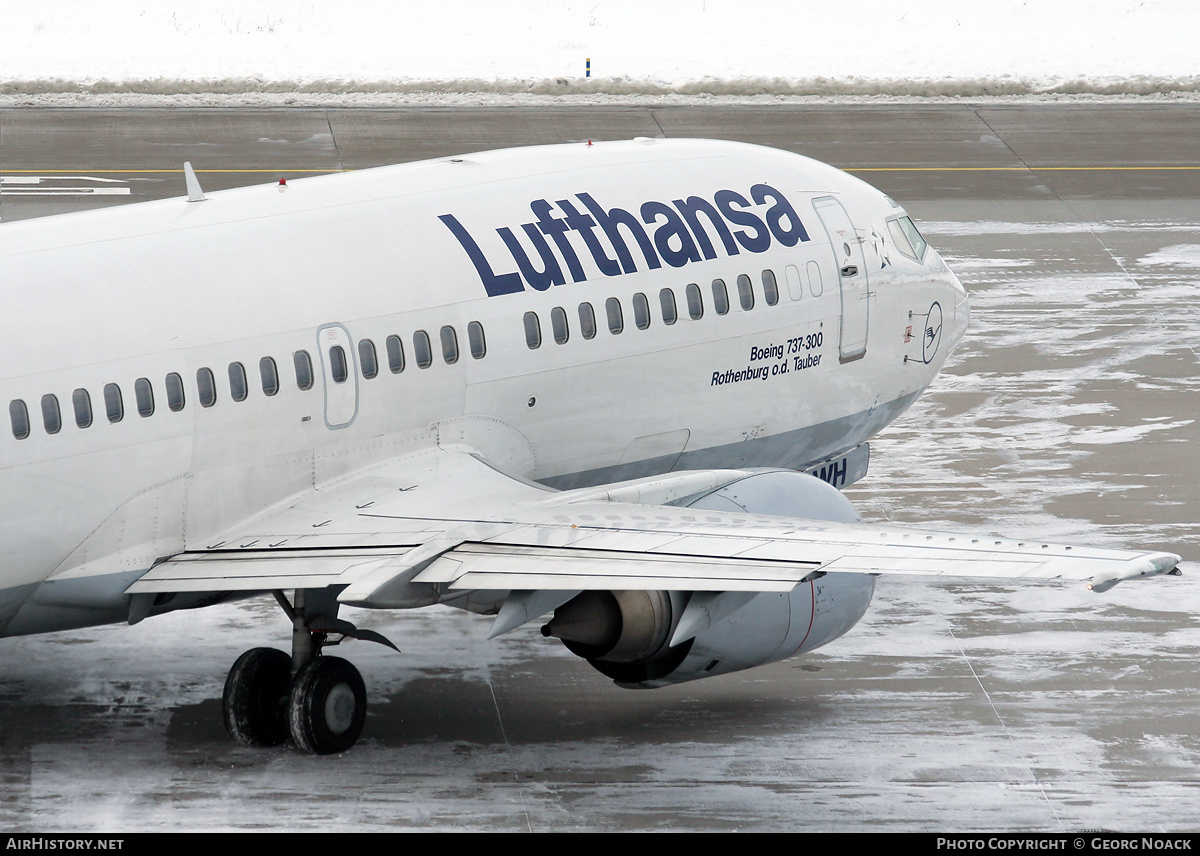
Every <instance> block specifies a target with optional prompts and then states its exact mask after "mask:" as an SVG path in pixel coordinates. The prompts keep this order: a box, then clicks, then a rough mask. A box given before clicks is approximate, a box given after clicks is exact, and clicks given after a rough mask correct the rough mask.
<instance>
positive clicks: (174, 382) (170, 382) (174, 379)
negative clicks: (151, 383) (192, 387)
mask: <svg viewBox="0 0 1200 856" xmlns="http://www.w3.org/2000/svg"><path fill="white" fill-rule="evenodd" d="M165 384H166V387H167V407H168V408H169V409H170V410H171V411H172V412H174V413H178V412H179V411H180V410H183V405H184V404H185V403H186V399H185V398H184V395H183V378H181V377H180V376H179V375H178V374H176V373H175V372H171V373H170V374H168V375H167V377H166V381H165Z"/></svg>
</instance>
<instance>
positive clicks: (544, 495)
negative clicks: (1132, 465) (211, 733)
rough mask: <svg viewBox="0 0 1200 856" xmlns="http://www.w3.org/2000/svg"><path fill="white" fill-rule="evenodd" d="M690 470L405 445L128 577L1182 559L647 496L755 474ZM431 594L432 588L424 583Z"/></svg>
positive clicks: (411, 575)
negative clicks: (619, 476) (532, 473)
mask: <svg viewBox="0 0 1200 856" xmlns="http://www.w3.org/2000/svg"><path fill="white" fill-rule="evenodd" d="M744 475H745V474H744V473H742V474H739V473H738V472H736V471H715V470H714V471H704V472H696V473H677V474H672V475H671V476H669V477H663V478H661V479H657V480H655V479H647V480H642V481H641V482H631V483H623V484H621V485H613V486H608V487H607V488H605V489H604V490H598V489H586V490H581V491H566V492H562V493H556V492H552V491H547V490H544V489H541V488H539V487H537V486H534V485H529V484H526V483H524V482H521V481H519V480H517V479H513V478H510V477H508V476H506V475H504V474H502V473H499V472H497V471H496V470H495V469H494V468H492V467H490V466H488V465H487V464H486V463H485V462H483V461H482V460H480V459H478V458H476V457H474V456H473V455H471V454H467V453H464V452H462V451H448V450H438V451H432V452H430V451H427V452H422V453H419V454H416V455H412V456H408V457H405V458H398V459H396V460H394V461H391V462H389V463H387V464H384V465H379V466H376V467H373V468H371V469H370V470H368V471H366V472H364V473H360V474H358V475H357V476H354V477H348V478H346V479H343V480H342V481H340V482H337V483H335V484H332V485H329V486H326V487H323V488H321V489H318V490H313V491H311V492H309V493H307V494H304V495H302V496H299V497H296V498H294V500H293V501H292V502H291V503H289V504H288V505H287V506H286V507H283V508H279V509H276V510H274V511H272V512H269V513H267V514H264V515H263V516H262V517H260V518H258V519H256V520H252V521H248V522H247V523H246V524H245V525H244V526H242V527H239V529H237V530H234V531H231V532H229V533H226V534H225V535H224V536H221V537H217V538H213V539H210V540H209V541H208V542H207V543H205V544H204V545H203V546H201V547H199V548H197V547H192V549H191V550H189V552H185V553H182V554H180V555H178V556H174V557H172V558H170V559H169V560H168V561H165V562H162V563H160V564H158V565H157V566H155V568H153V569H152V570H151V571H150V572H148V573H147V574H146V575H145V576H144V577H143V578H142V579H141V580H140V581H138V582H137V583H135V584H134V585H133V586H132V587H131V588H130V589H129V590H128V591H129V592H130V593H159V592H174V591H236V590H269V589H278V588H297V587H299V588H304V587H323V586H343V587H344V590H343V591H342V593H341V595H340V599H341V600H342V601H343V602H345V603H352V604H357V605H361V606H375V607H389V606H402V605H408V604H411V603H412V602H413V601H412V599H411V598H410V596H409V595H411V592H409V593H406V592H405V587H406V586H408V585H409V584H410V583H416V584H419V585H421V586H422V587H423V589H424V590H425V591H426V593H427V592H429V591H432V592H434V595H435V599H436V596H437V595H436V593H437V592H447V593H448V592H450V591H454V592H460V591H462V590H469V589H489V590H530V591H533V590H557V591H566V590H584V589H618V588H625V589H636V588H643V589H651V588H653V589H675V590H686V591H785V590H788V589H790V588H792V587H794V586H795V585H796V584H797V583H798V582H800V581H801V580H804V579H805V578H809V577H810V576H811V575H812V574H813V573H814V572H815V571H822V572H825V573H859V574H920V575H927V576H949V575H953V576H958V577H967V578H1007V579H1056V578H1061V579H1070V580H1090V581H1091V582H1092V583H1093V587H1094V588H1096V589H1097V590H1103V588H1105V587H1109V586H1111V585H1115V583H1116V582H1117V581H1120V580H1123V579H1132V578H1134V577H1137V576H1152V575H1155V574H1160V573H1166V572H1170V571H1171V570H1172V569H1173V568H1174V567H1175V565H1176V563H1177V562H1178V561H1179V557H1178V556H1174V555H1172V554H1169V553H1136V552H1131V551H1126V550H1111V549H1104V548H1092V547H1067V546H1062V545H1055V544H1045V543H1041V542H1026V541H1014V540H1007V539H1001V538H995V537H992V536H971V535H963V534H958V533H938V532H925V531H917V530H910V529H896V528H883V527H877V526H872V525H868V524H862V523H834V522H825V521H813V520H801V519H795V518H788V517H770V516H764V515H753V514H745V513H733V512H720V511H710V510H707V509H703V510H702V509H693V508H685V507H677V506H667V505H642V504H637V503H633V502H626V501H622V500H621V499H619V498H618V497H629V496H636V497H638V498H646V497H648V496H653V495H655V494H656V492H657V493H660V494H661V493H662V492H663V491H667V492H668V493H670V494H671V495H673V496H674V495H685V494H686V493H687V490H688V488H689V486H690V487H696V486H700V487H708V486H711V485H712V484H714V483H718V482H720V481H721V480H722V479H724V480H725V481H726V482H728V481H733V480H736V479H737V478H739V477H740V476H744ZM423 602H429V601H428V600H427V599H425V600H424V601H423Z"/></svg>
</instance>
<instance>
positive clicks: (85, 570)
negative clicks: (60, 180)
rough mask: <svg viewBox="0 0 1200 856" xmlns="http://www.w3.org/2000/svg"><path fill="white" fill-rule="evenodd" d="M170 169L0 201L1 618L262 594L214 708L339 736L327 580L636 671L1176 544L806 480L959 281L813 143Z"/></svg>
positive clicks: (316, 740)
mask: <svg viewBox="0 0 1200 856" xmlns="http://www.w3.org/2000/svg"><path fill="white" fill-rule="evenodd" d="M187 179H188V189H189V195H188V197H187V198H186V199H184V198H180V199H176V200H167V201H161V202H149V203H145V204H140V205H132V206H127V207H122V208H117V209H109V210H101V211H90V212H84V213H77V214H68V215H63V216H59V217H50V218H45V219H41V220H31V221H24V222H19V223H15V224H8V225H5V226H3V227H2V228H0V259H2V262H0V264H2V268H0V269H2V270H3V282H2V284H0V288H2V289H3V300H4V304H3V305H4V307H5V315H6V318H7V319H8V321H7V322H6V323H7V326H6V328H5V329H6V330H8V333H7V334H6V335H5V336H4V337H3V339H2V341H0V366H2V368H0V384H2V385H3V400H4V401H6V402H8V415H9V426H8V430H7V431H6V432H5V435H4V436H3V437H2V438H0V449H2V452H0V479H2V481H0V485H2V489H0V509H2V510H0V550H2V553H3V560H2V563H0V635H9V636H12V635H20V634H30V633H43V632H47V631H54V630H63V629H68V628H75V627H83V626H87V625H94V624H100V623H106V622H117V621H125V622H128V623H130V624H135V623H137V622H139V621H141V620H143V619H145V618H147V617H148V616H153V615H157V614H160V613H164V612H167V611H170V610H175V609H180V608H189V607H197V606H204V605H208V604H212V603H216V602H218V601H223V600H228V599H230V598H234V597H243V596H246V595H248V594H251V593H256V592H272V593H274V595H275V597H276V599H277V600H278V601H279V603H280V605H281V607H282V608H283V609H284V610H285V611H286V612H287V614H288V615H289V617H290V618H291V621H292V623H293V628H294V630H293V634H292V641H291V653H290V654H288V653H285V652H284V651H281V650H278V649H273V648H256V649H254V650H252V651H249V652H247V653H245V654H244V655H243V656H242V657H241V658H240V659H238V660H237V662H236V663H235V664H234V666H233V668H232V670H231V671H230V673H229V677H228V679H227V681H226V686H225V698H224V704H225V719H226V723H227V725H228V726H229V729H230V731H231V733H232V734H233V735H234V737H235V738H237V739H238V740H240V741H242V742H244V743H247V744H251V745H273V744H278V743H282V742H284V741H286V740H287V739H289V737H290V738H291V739H292V740H293V741H294V742H295V743H296V744H297V745H299V746H301V747H303V748H305V749H307V750H309V751H312V752H317V753H329V752H336V751H341V750H343V749H346V748H348V747H350V746H351V745H352V744H353V743H354V742H355V741H356V740H357V739H358V737H359V734H360V732H361V730H362V727H363V721H364V717H365V710H366V697H365V691H364V685H363V681H362V678H361V676H360V675H359V673H358V672H357V670H355V669H354V667H353V666H351V665H350V664H349V663H348V662H346V661H345V660H343V659H340V658H337V657H330V656H323V655H322V649H323V647H324V646H326V645H329V644H332V643H334V642H338V641H341V640H343V639H345V638H347V637H350V638H360V639H374V640H375V641H382V642H385V643H386V642H387V640H385V639H383V638H382V637H380V636H378V634H374V633H371V632H369V631H363V630H359V629H357V628H355V627H354V626H353V625H352V624H350V623H349V622H347V621H345V620H344V619H341V618H339V617H338V608H339V606H340V605H341V604H353V605H356V606H361V607H374V608H383V609H408V608H414V607H420V606H426V605H430V604H438V603H440V604H446V605H449V606H455V607H459V608H461V609H466V610H470V611H471V612H475V613H480V614H483V615H494V616H495V618H494V623H493V625H492V634H493V636H494V635H498V634H501V633H505V632H507V631H510V630H512V629H514V628H516V627H518V626H520V625H522V624H524V623H526V622H529V621H534V620H538V619H543V620H544V622H545V624H544V627H543V633H544V634H545V635H549V636H555V637H557V638H559V639H560V640H562V642H563V643H564V644H565V645H566V646H567V647H568V648H569V649H570V650H571V651H572V652H574V653H576V654H578V655H580V656H582V657H585V658H586V659H587V660H588V661H589V662H590V663H591V664H592V665H593V666H595V667H596V668H597V669H598V670H599V671H601V672H602V673H603V674H605V675H607V676H608V677H610V678H612V679H613V680H615V681H616V682H617V683H618V684H620V685H622V686H629V687H656V686H663V685H667V684H673V683H679V682H683V681H688V680H692V679H695V678H701V677H707V676H712V675H720V674H725V673H728V672H733V671H737V670H740V669H746V668H749V667H752V666H755V665H759V664H762V663H767V662H771V661H774V660H778V659H782V658H784V657H790V656H792V655H794V654H797V653H800V652H804V651H811V650H812V649H814V648H817V647H818V646H820V645H824V644H825V643H827V642H829V641H831V640H833V639H835V638H836V637H838V636H840V635H841V634H842V633H844V632H846V631H847V630H848V629H849V628H850V627H851V626H852V625H853V624H854V623H855V622H856V621H858V619H859V618H860V617H861V616H862V615H863V613H864V612H865V610H866V609H867V605H868V603H869V602H870V599H871V594H872V591H873V584H874V578H875V576H876V575H879V574H891V573H899V574H934V575H936V574H958V575H964V576H970V577H1009V578H1012V577H1022V578H1031V579H1048V578H1063V579H1071V580H1086V581H1088V582H1089V583H1090V585H1091V587H1092V588H1093V589H1095V590H1104V589H1105V588H1109V587H1111V586H1112V585H1115V584H1116V583H1117V582H1118V581H1120V580H1125V579H1131V578H1134V577H1146V576H1152V575H1156V574H1162V573H1168V572H1174V573H1178V571H1176V570H1175V566H1176V563H1177V562H1178V557H1177V556H1174V555H1170V554H1166V553H1137V552H1124V551H1117V550H1110V549H1094V548H1087V547H1067V546H1058V545H1051V544H1042V543H1040V542H1022V541H1010V540H1003V539H998V538H995V537H991V536H982V535H981V536H978V537H972V536H969V535H961V534H953V535H952V534H936V533H928V532H920V531H915V530H908V529H901V528H885V527H879V526H873V525H868V524H864V523H863V522H861V520H860V518H859V516H858V515H857V514H856V513H855V511H854V509H853V508H852V507H851V506H850V505H849V503H848V502H847V501H846V500H845V499H844V498H843V497H842V495H841V493H840V492H839V491H838V490H837V488H839V487H841V486H844V485H846V484H849V483H851V482H852V481H854V480H855V479H857V478H860V477H861V476H862V475H863V474H864V473H865V472H866V468H867V457H868V455H867V446H866V443H867V441H868V439H869V438H870V437H871V436H872V435H874V434H875V433H877V432H878V431H879V430H880V429H882V428H883V427H884V426H885V425H887V424H888V423H889V422H891V421H892V420H893V419H895V418H896V416H897V415H898V414H900V413H901V412H902V411H903V410H904V409H905V408H906V407H908V405H909V404H911V403H912V402H913V400H914V399H916V397H917V396H918V395H920V394H921V392H922V390H924V389H925V387H926V386H927V385H928V384H929V383H930V382H931V381H932V380H933V378H934V376H935V375H936V374H937V372H938V370H939V368H940V367H941V366H942V364H943V362H944V361H945V359H946V356H947V354H948V353H949V351H950V349H951V348H952V347H953V346H954V345H955V344H956V343H957V342H958V341H959V339H960V338H961V336H962V335H963V331H964V329H965V326H966V323H967V315H968V299H967V294H966V292H965V291H964V290H963V288H962V286H961V285H960V284H959V282H958V280H957V279H956V278H955V276H954V274H953V273H951V272H950V270H949V269H948V268H947V267H946V265H945V264H944V263H943V261H942V259H941V258H940V257H939V256H938V254H937V252H936V251H935V250H934V249H933V248H932V247H930V246H928V245H927V244H926V242H925V241H924V239H923V238H922V237H921V235H920V233H919V232H918V230H917V228H916V227H915V226H914V225H913V223H912V221H911V220H910V219H909V217H908V216H907V215H906V214H905V212H904V210H903V209H902V208H901V207H899V206H898V205H897V204H896V203H895V202H893V201H892V200H891V199H889V198H888V197H886V196H884V195H883V194H882V193H880V192H878V191H876V190H874V189H872V188H871V187H869V186H867V185H866V184H864V183H862V182H861V181H858V180H857V179H855V178H852V177H850V176H848V175H846V174H845V173H843V172H841V171H839V170H837V169H834V168H832V167H829V166H825V165H823V164H819V163H816V162H814V161H811V160H809V159H807V158H804V157H801V156H798V155H794V154H789V153H786V152H781V151H775V150H772V149H767V148H761V147H756V146H750V145H743V144H735V143H725V142H712V141H703V140H650V139H638V140H633V141H629V142H612V143H598V144H595V145H593V144H591V143H590V142H589V143H587V144H584V143H580V144H572V145H560V146H549V147H539V148H527V149H513V150H506V151H497V152H488V153H484V154H477V155H468V156H463V157H454V158H445V159H441V160H434V161H426V162H423V163H413V164H407V165H402V166H395V167H388V168H383V169H373V170H364V171H362V172H357V173H352V174H345V175H336V176H327V177H321V178H311V179H304V180H300V181H295V182H293V183H292V184H291V185H290V186H284V185H283V184H282V183H281V185H280V186H279V187H278V188H276V186H274V185H272V186H263V187H248V188H243V189H240V190H232V191H227V192H223V193H216V194H213V195H212V196H211V197H210V198H205V197H204V194H203V193H202V191H201V190H200V188H199V185H198V183H197V182H196V181H195V176H194V173H192V172H191V170H190V168H189V169H188V171H187ZM805 472H807V473H812V474H816V475H817V476H819V478H814V477H813V475H809V474H805ZM389 644H390V643H389Z"/></svg>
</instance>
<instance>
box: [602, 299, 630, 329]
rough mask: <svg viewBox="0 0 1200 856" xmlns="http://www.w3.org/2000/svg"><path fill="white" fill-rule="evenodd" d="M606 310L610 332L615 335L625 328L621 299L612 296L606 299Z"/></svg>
mask: <svg viewBox="0 0 1200 856" xmlns="http://www.w3.org/2000/svg"><path fill="white" fill-rule="evenodd" d="M604 312H605V314H607V315H608V332H610V333H612V334H613V335H614V336H615V335H616V334H617V333H620V332H621V331H622V330H624V329H625V316H624V314H623V313H622V312H621V301H619V300H617V298H615V297H610V298H608V300H606V301H604Z"/></svg>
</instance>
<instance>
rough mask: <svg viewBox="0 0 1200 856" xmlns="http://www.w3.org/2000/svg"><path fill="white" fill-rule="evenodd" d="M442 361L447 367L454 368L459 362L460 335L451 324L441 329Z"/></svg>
mask: <svg viewBox="0 0 1200 856" xmlns="http://www.w3.org/2000/svg"><path fill="white" fill-rule="evenodd" d="M440 336H441V339H442V359H443V360H444V361H445V363H446V365H448V366H452V365H454V364H455V363H457V362H458V333H457V332H456V331H455V329H454V328H453V327H451V326H450V325H449V324H447V325H446V326H444V327H443V328H442V329H441V333H440Z"/></svg>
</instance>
